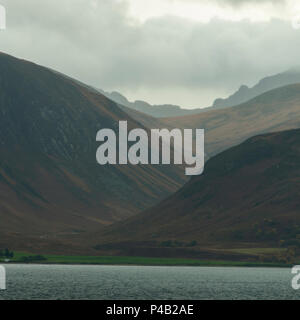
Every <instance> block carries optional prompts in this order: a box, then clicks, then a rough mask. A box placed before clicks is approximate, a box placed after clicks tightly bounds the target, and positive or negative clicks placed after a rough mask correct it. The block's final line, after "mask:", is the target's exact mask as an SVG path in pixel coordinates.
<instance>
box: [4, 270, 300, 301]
mask: <svg viewBox="0 0 300 320" xmlns="http://www.w3.org/2000/svg"><path fill="white" fill-rule="evenodd" d="M5 267H6V273H7V290H6V291H0V299H68V300H70V299H101V300H107V299H117V300H118V299H124V300H127V299H146V300H148V299H167V300H172V299H192V300H199V299H201V300H202V299H229V300H233V299H300V290H298V291H296V290H294V289H292V287H291V280H292V277H293V275H292V274H291V270H290V269H288V268H287V269H281V268H239V267H150V266H149V267H145V266H71V265H21V264H20V265H13V264H11V265H6V266H5Z"/></svg>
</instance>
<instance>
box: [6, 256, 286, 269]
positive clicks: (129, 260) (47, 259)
mask: <svg viewBox="0 0 300 320" xmlns="http://www.w3.org/2000/svg"><path fill="white" fill-rule="evenodd" d="M24 257H25V260H24ZM41 257H42V258H41ZM0 262H1V260H0ZM10 262H11V263H38V264H86V265H141V266H237V267H290V265H287V264H281V263H271V262H270V263H265V262H238V261H214V260H212V261H208V260H193V259H175V258H145V257H113V256H101V257H100V256H61V255H42V256H39V258H38V256H36V255H32V254H29V253H24V252H15V254H14V258H13V259H11V261H10Z"/></svg>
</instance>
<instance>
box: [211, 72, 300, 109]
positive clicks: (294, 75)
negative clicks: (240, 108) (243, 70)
mask: <svg viewBox="0 0 300 320" xmlns="http://www.w3.org/2000/svg"><path fill="white" fill-rule="evenodd" d="M296 83H300V67H298V68H292V69H290V70H288V71H285V72H282V73H279V74H276V75H272V76H269V77H266V78H264V79H262V80H260V81H259V82H258V83H257V84H256V85H255V86H253V87H252V88H249V87H247V86H246V85H242V86H241V87H240V88H239V90H238V91H237V92H235V93H234V94H233V95H231V96H229V97H228V98H226V99H216V100H215V101H214V103H213V105H212V108H216V109H222V108H228V107H233V106H236V105H239V104H241V103H244V102H246V101H249V100H251V99H253V98H255V97H257V96H259V95H261V94H263V93H265V92H267V91H270V90H273V89H276V88H279V87H283V86H287V85H289V84H296Z"/></svg>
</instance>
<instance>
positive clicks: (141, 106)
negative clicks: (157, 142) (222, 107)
mask: <svg viewBox="0 0 300 320" xmlns="http://www.w3.org/2000/svg"><path fill="white" fill-rule="evenodd" d="M98 90H99V92H101V93H102V94H103V95H105V96H106V97H107V98H109V99H111V100H112V101H115V102H116V103H118V104H120V105H123V106H125V107H127V108H130V109H133V110H136V111H139V112H142V113H145V114H146V115H150V116H152V117H155V118H164V117H179V116H184V115H189V114H196V113H199V112H202V110H201V109H199V108H197V109H193V110H189V109H182V108H181V107H179V106H175V105H172V104H165V105H151V104H149V103H148V102H145V101H141V100H137V101H135V102H130V101H128V99H127V98H126V97H124V96H123V95H122V94H120V93H119V92H116V91H113V92H111V93H109V92H105V91H103V90H101V89H98Z"/></svg>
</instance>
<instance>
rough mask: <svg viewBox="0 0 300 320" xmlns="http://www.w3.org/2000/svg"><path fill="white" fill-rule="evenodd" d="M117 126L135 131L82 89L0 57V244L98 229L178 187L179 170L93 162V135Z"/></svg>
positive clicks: (111, 106) (112, 106)
mask: <svg viewBox="0 0 300 320" xmlns="http://www.w3.org/2000/svg"><path fill="white" fill-rule="evenodd" d="M119 120H127V121H128V126H129V129H132V128H136V127H142V125H141V124H140V123H138V122H137V121H135V120H133V119H132V118H130V117H129V116H128V115H127V114H126V113H125V112H124V111H122V110H121V109H120V108H119V107H118V106H117V105H116V104H115V103H114V102H112V101H110V100H109V99H107V98H106V97H104V96H103V95H101V94H99V93H96V92H95V91H93V90H90V89H89V88H88V87H87V86H83V85H81V84H80V83H78V82H77V81H73V80H72V79H70V78H68V77H65V76H62V75H60V74H59V73H56V72H53V71H51V70H49V69H46V68H43V67H41V66H38V65H36V64H33V63H30V62H27V61H24V60H19V59H16V58H14V57H11V56H8V55H5V54H0V154H1V156H0V190H1V192H0V220H1V223H0V238H1V237H2V238H5V239H9V238H10V235H16V234H18V235H19V240H20V239H22V238H23V237H25V236H26V235H31V236H32V235H36V236H39V237H41V238H43V239H45V238H51V237H53V238H59V237H60V236H61V235H64V234H73V233H76V234H81V233H82V232H86V231H89V230H98V229H99V228H101V226H102V225H105V224H109V223H112V222H114V221H116V220H119V219H122V218H125V217H128V216H130V215H132V214H134V213H137V212H138V211H140V210H143V209H145V208H147V207H149V206H151V205H153V204H155V203H157V202H158V201H159V200H161V199H163V198H164V197H166V196H167V195H169V194H171V193H172V192H174V191H175V190H176V189H178V188H179V187H180V185H182V183H183V182H184V181H185V179H186V178H185V177H184V175H183V171H182V170H181V168H179V167H173V166H167V167H164V166H134V167H133V166H109V165H107V166H100V165H98V164H97V163H96V159H95V155H96V150H97V148H98V146H99V143H98V142H96V133H97V131H98V130H99V129H101V128H112V129H116V128H117V126H118V121H119ZM0 240H1V239H0Z"/></svg>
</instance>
